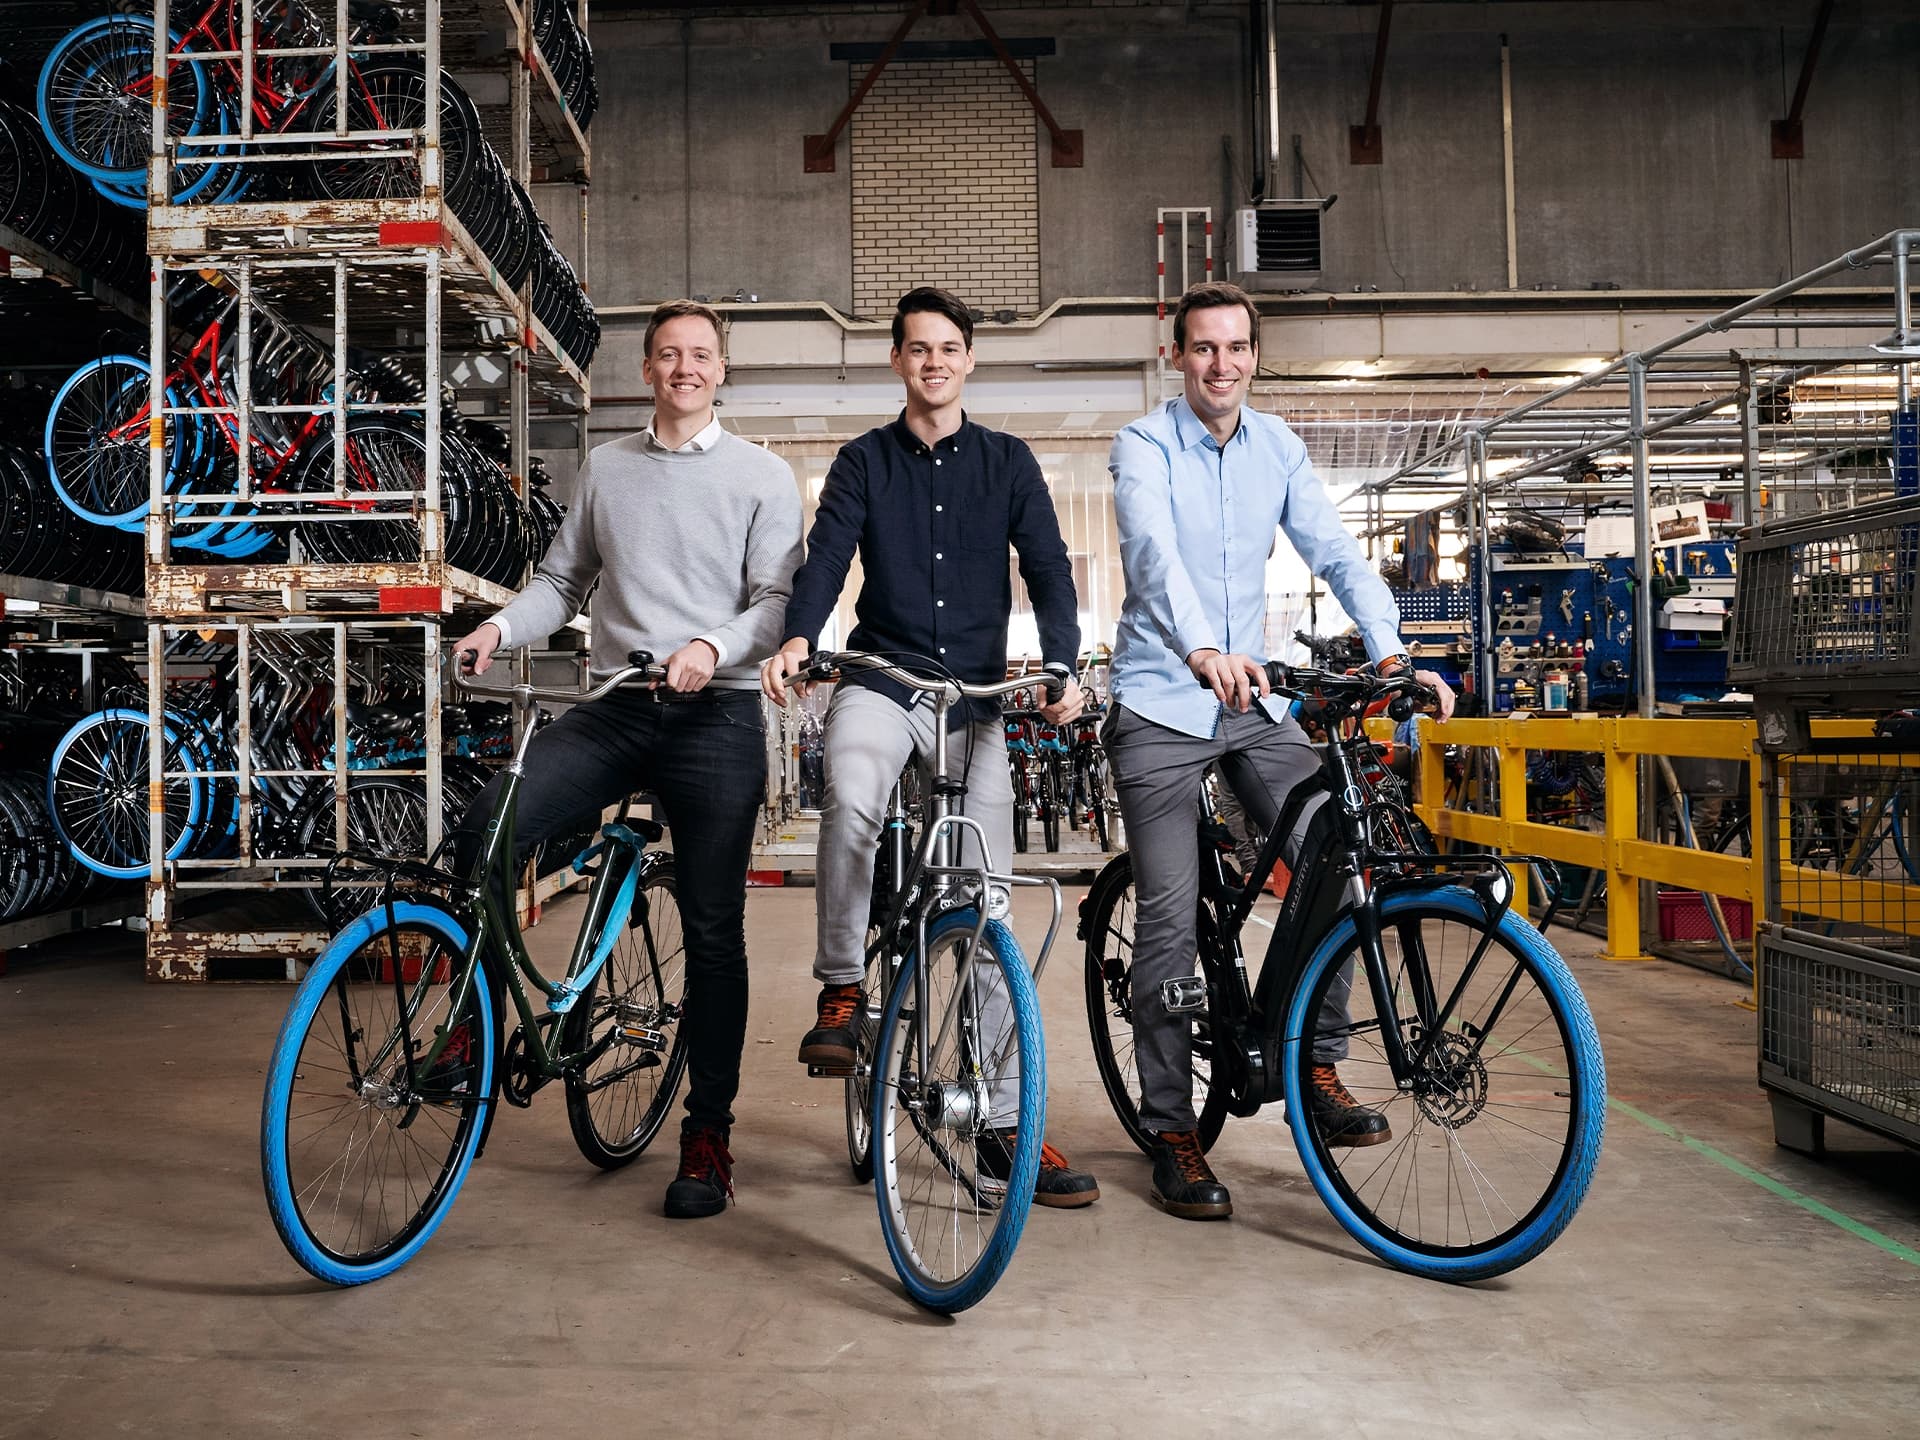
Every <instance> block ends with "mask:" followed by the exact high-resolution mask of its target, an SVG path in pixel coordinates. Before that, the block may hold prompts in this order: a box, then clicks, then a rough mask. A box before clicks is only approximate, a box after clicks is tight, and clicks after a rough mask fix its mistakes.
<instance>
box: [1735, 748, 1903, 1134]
mask: <svg viewBox="0 0 1920 1440" xmlns="http://www.w3.org/2000/svg"><path fill="white" fill-rule="evenodd" d="M1762 764H1763V766H1764V767H1765V768H1764V774H1763V792H1764V795H1765V804H1766V814H1767V816H1768V817H1769V824H1768V830H1769V832H1770V838H1769V843H1768V845H1767V847H1766V872H1767V875H1766V881H1767V883H1766V892H1767V899H1768V905H1769V917H1768V918H1769V919H1770V920H1771V921H1772V922H1773V923H1772V924H1770V925H1768V926H1767V927H1765V928H1764V929H1763V931H1762V933H1761V935H1760V939H1759V946H1758V950H1759V970H1760V993H1759V1002H1760V1079H1761V1083H1762V1084H1764V1085H1766V1086H1767V1087H1768V1088H1769V1089H1771V1090H1773V1091H1775V1092H1776V1098H1775V1105H1774V1114H1775V1126H1776V1133H1777V1134H1778V1135H1779V1138H1780V1139H1781V1141H1782V1143H1784V1144H1793V1145H1799V1146H1800V1148H1807V1149H1813V1150H1818V1149H1819V1148H1820V1143H1821V1141H1820V1135H1821V1131H1820V1125H1819V1122H1818V1120H1817V1118H1815V1117H1817V1116H1818V1115H1821V1114H1827V1113H1831V1114H1836V1115H1839V1116H1841V1117H1842V1118H1845V1119H1848V1120H1851V1121H1854V1122H1856V1123H1860V1124H1864V1125H1867V1126H1869V1127H1870V1128H1873V1129H1877V1130H1880V1131H1882V1132H1884V1133H1887V1134H1890V1135H1894V1136H1896V1138H1900V1139H1903V1140H1905V1141H1907V1142H1908V1143H1910V1144H1914V1145H1920V835H1916V833H1915V822H1916V819H1917V818H1920V754H1916V753H1913V752H1912V751H1903V750H1900V749H1899V748H1897V747H1896V746H1895V745H1893V744H1891V743H1888V742H1882V741H1876V740H1873V739H1871V738H1862V739H1857V740H1848V739H1839V738H1835V739H1820V740H1816V741H1814V742H1813V750H1812V752H1811V753H1807V754H1798V755H1765V756H1763V757H1762ZM1782 1096H1787V1097H1791V1098H1790V1100H1788V1101H1786V1102H1785V1103H1783V1101H1782V1099H1781V1098H1780V1097H1782ZM1796 1137H1798V1138H1796Z"/></svg>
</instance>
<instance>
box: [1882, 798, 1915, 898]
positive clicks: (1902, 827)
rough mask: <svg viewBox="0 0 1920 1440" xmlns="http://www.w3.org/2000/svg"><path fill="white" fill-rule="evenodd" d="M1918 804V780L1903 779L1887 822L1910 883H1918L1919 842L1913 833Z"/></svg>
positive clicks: (1896, 852)
mask: <svg viewBox="0 0 1920 1440" xmlns="http://www.w3.org/2000/svg"><path fill="white" fill-rule="evenodd" d="M1916 806H1920V780H1905V781H1902V782H1901V784H1900V793H1899V794H1898V795H1896V796H1894V799H1893V806H1892V813H1891V815H1890V816H1889V824H1890V826H1891V828H1892V831H1893V850H1894V853H1895V854H1896V855H1898V856H1899V857H1900V864H1901V866H1902V867H1903V868H1904V869H1905V870H1906V872H1907V880H1908V882H1909V883H1910V884H1914V885H1920V843H1916V839H1915V836H1914V833H1913V826H1914V812H1915V807H1916Z"/></svg>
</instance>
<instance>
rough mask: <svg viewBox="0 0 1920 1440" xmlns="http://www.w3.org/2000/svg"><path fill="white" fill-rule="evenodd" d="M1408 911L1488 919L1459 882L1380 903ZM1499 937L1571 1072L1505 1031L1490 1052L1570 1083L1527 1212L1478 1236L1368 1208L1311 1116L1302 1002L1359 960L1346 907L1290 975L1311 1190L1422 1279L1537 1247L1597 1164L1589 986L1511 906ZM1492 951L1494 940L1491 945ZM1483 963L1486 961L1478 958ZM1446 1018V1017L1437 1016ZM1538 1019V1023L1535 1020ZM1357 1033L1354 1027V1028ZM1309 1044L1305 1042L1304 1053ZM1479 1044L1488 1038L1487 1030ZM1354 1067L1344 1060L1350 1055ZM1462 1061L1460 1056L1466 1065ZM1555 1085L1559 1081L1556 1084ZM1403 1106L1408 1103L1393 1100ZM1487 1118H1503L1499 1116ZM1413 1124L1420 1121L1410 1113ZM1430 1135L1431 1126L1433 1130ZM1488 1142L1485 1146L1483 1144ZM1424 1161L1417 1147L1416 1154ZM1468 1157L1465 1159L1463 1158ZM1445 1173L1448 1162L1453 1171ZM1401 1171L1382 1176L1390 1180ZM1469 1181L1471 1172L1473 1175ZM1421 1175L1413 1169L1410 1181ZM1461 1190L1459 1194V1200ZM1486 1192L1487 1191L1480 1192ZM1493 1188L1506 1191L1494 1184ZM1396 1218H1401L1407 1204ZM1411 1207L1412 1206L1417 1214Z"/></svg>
mask: <svg viewBox="0 0 1920 1440" xmlns="http://www.w3.org/2000/svg"><path fill="white" fill-rule="evenodd" d="M1410 912H1416V913H1421V914H1424V915H1427V916H1430V917H1434V918H1439V919H1443V920H1451V921H1456V922H1458V923H1460V924H1462V925H1464V926H1467V927H1469V928H1470V929H1471V928H1472V927H1476V926H1477V927H1478V928H1479V929H1480V930H1481V931H1482V932H1484V930H1485V924H1486V922H1485V912H1484V911H1483V910H1482V908H1481V905H1480V902H1479V900H1478V899H1477V898H1476V897H1475V896H1474V895H1473V894H1472V892H1470V891H1468V890H1465V889H1464V888H1459V887H1447V888H1442V889H1435V890H1428V891H1421V892H1419V893H1415V894H1403V895H1398V896H1394V897H1391V898H1389V899H1388V900H1387V901H1386V902H1385V904H1384V905H1383V906H1382V918H1383V921H1385V922H1386V925H1385V927H1384V928H1387V929H1391V928H1392V923H1393V922H1394V921H1395V920H1396V918H1402V919H1404V918H1406V917H1408V916H1409V914H1410ZM1496 939H1497V940H1498V941H1499V942H1501V948H1502V949H1503V950H1504V951H1505V953H1507V954H1508V955H1510V956H1512V957H1513V958H1514V959H1516V960H1517V961H1518V962H1519V963H1520V965H1521V967H1522V968H1523V969H1524V970H1526V971H1527V972H1528V973H1529V974H1530V975H1531V976H1532V977H1533V979H1534V980H1535V982H1536V984H1537V986H1538V988H1539V990H1540V992H1541V994H1542V995H1543V996H1544V997H1545V1001H1546V1007H1547V1009H1548V1011H1549V1012H1550V1014H1551V1016H1552V1019H1553V1020H1554V1023H1555V1025H1556V1026H1557V1028H1558V1031H1559V1035H1560V1039H1561V1043H1562V1048H1563V1050H1564V1054H1565V1056H1566V1060H1567V1064H1566V1066H1565V1069H1566V1071H1567V1073H1566V1074H1564V1075H1562V1074H1558V1073H1557V1070H1556V1068H1555V1067H1550V1066H1548V1065H1547V1064H1546V1063H1545V1062H1540V1063H1539V1064H1538V1065H1537V1066H1536V1065H1535V1062H1533V1061H1530V1060H1528V1054H1530V1052H1526V1053H1522V1052H1517V1051H1514V1050H1513V1049H1512V1045H1511V1042H1507V1041H1503V1043H1502V1048H1501V1050H1500V1051H1497V1052H1495V1056H1494V1058H1496V1059H1498V1058H1500V1056H1501V1055H1504V1054H1508V1053H1513V1054H1515V1055H1516V1058H1517V1059H1518V1060H1519V1061H1523V1062H1526V1064H1525V1065H1523V1066H1522V1071H1521V1073H1526V1074H1528V1076H1529V1078H1530V1079H1531V1080H1532V1081H1533V1083H1536V1084H1538V1083H1551V1084H1555V1085H1565V1086H1566V1087H1568V1089H1567V1099H1568V1105H1567V1113H1568V1123H1567V1138H1566V1141H1565V1143H1564V1145H1563V1146H1562V1147H1561V1150H1560V1153H1559V1157H1558V1164H1557V1167H1556V1168H1555V1170H1554V1173H1553V1174H1552V1176H1551V1177H1550V1179H1549V1181H1548V1183H1547V1184H1546V1186H1545V1187H1544V1189H1543V1190H1542V1193H1541V1195H1540V1196H1539V1198H1538V1200H1537V1201H1536V1202H1535V1203H1534V1204H1532V1205H1531V1206H1530V1207H1529V1208H1528V1210H1527V1212H1526V1214H1525V1215H1523V1216H1520V1217H1518V1219H1517V1220H1516V1222H1515V1223H1514V1224H1513V1225H1511V1226H1509V1227H1508V1228H1507V1229H1505V1230H1504V1231H1502V1232H1501V1233H1499V1234H1498V1235H1495V1236H1492V1237H1490V1238H1489V1239H1487V1240H1485V1241H1475V1240H1474V1239H1473V1237H1472V1235H1471V1233H1469V1234H1468V1235H1466V1236H1465V1237H1464V1238H1465V1240H1466V1242H1467V1243H1463V1244H1453V1243H1451V1242H1452V1239H1453V1236H1452V1231H1451V1221H1449V1228H1448V1235H1447V1242H1448V1243H1433V1242H1431V1241H1425V1240H1416V1239H1413V1238H1412V1237H1409V1236H1407V1235H1405V1234H1403V1233H1401V1232H1398V1231H1395V1230H1394V1228H1393V1227H1392V1226H1391V1225H1388V1224H1387V1223H1385V1222H1384V1221H1383V1220H1381V1219H1380V1218H1378V1217H1377V1216H1375V1214H1374V1213H1373V1211H1372V1210H1371V1209H1369V1208H1368V1206H1367V1205H1366V1204H1365V1203H1362V1202H1361V1201H1360V1200H1359V1199H1358V1197H1357V1196H1356V1194H1355V1190H1354V1187H1353V1185H1352V1184H1350V1183H1349V1182H1348V1181H1347V1179H1346V1177H1345V1175H1344V1174H1343V1173H1341V1172H1340V1171H1339V1170H1338V1169H1337V1168H1336V1167H1334V1166H1333V1165H1332V1164H1330V1162H1329V1149H1330V1147H1329V1146H1328V1145H1327V1143H1326V1142H1325V1141H1324V1140H1323V1139H1322V1137H1321V1136H1320V1135H1319V1133H1318V1130H1317V1127H1316V1124H1315V1121H1314V1118H1313V1107H1312V1104H1311V1101H1310V1099H1309V1097H1308V1095H1307V1093H1306V1079H1305V1077H1306V1074H1307V1069H1308V1064H1309V1063H1310V1058H1311V1032H1312V1028H1313V1023H1314V1022H1315V1020H1316V1019H1317V1013H1318V1012H1317V1009H1315V1010H1314V1013H1313V1014H1310V1013H1309V1010H1310V1007H1314V1006H1315V1005H1316V1000H1315V997H1316V995H1317V994H1318V993H1319V991H1320V989H1321V982H1322V980H1323V978H1325V977H1326V976H1327V972H1328V971H1329V970H1331V969H1334V968H1336V967H1338V966H1340V965H1341V964H1342V963H1344V962H1345V961H1346V960H1348V959H1352V960H1354V962H1355V964H1356V966H1358V965H1359V964H1360V962H1359V960H1358V940H1357V934H1356V930H1355V926H1354V921H1353V918H1352V916H1350V915H1344V916H1342V917H1341V918H1340V920H1339V921H1338V922H1337V923H1336V924H1335V926H1334V927H1333V929H1332V930H1331V931H1330V932H1329V933H1328V934H1327V936H1326V937H1325V938H1324V939H1322V940H1321V942H1320V944H1319V945H1318V946H1316V947H1315V949H1314V952H1313V954H1312V956H1311V957H1310V958H1309V959H1308V961H1307V963H1306V965H1305V967H1304V968H1303V969H1302V971H1301V973H1300V976H1299V978H1298V980H1297V982H1296V984H1295V987H1294V990H1293V993H1292V995H1291V997H1290V998H1289V1000H1288V1005H1287V1029H1286V1035H1287V1039H1286V1041H1285V1045H1284V1052H1283V1059H1282V1063H1283V1066H1284V1076H1285V1083H1286V1101H1287V1123H1288V1126H1289V1128H1290V1129H1291V1130H1292V1132H1293V1138H1294V1143H1295V1146H1296V1148H1297V1150H1298V1151H1299V1154H1300V1159H1301V1163H1302V1165H1303V1166H1304V1167H1305V1169H1306V1172H1307V1178H1308V1179H1309V1180H1310V1181H1312V1183H1313V1188H1314V1190H1315V1192H1316V1193H1317V1194H1318V1195H1319V1196H1320V1199H1321V1201H1322V1202H1323V1203H1325V1205H1326V1206H1327V1208H1328V1210H1329V1211H1331V1212H1332V1214H1333V1217H1334V1219H1335V1220H1337V1221H1338V1222H1339V1224H1340V1226H1341V1228H1342V1229H1344V1230H1345V1231H1346V1232H1347V1233H1348V1234H1349V1235H1351V1236H1353V1238H1354V1239H1355V1240H1357V1241H1359V1242H1360V1244H1361V1245H1363V1246H1365V1247H1366V1249H1367V1250H1369V1251H1370V1252H1372V1253H1373V1254H1374V1255H1375V1256H1377V1257H1379V1258H1380V1259H1381V1260H1384V1261H1385V1262H1386V1263H1388V1264H1389V1265H1392V1266H1394V1267H1396V1268H1397V1269H1401V1270H1406V1271H1408V1272H1410V1273H1412V1274H1416V1275H1421V1276H1424V1277H1426V1278H1428V1279H1434V1280H1446V1281H1452V1282H1466V1281H1473V1280H1485V1279H1489V1278H1491V1277H1493V1276H1496V1275H1501V1274H1504V1273H1506V1272H1507V1271H1510V1270H1513V1269H1515V1268H1517V1267H1518V1266H1521V1265H1524V1264H1526V1263H1527V1262H1528V1261H1529V1260H1531V1259H1533V1258H1534V1257H1536V1256H1537V1255H1539V1254H1540V1253H1541V1252H1542V1251H1543V1250H1545V1249H1546V1248H1547V1247H1548V1246H1549V1245H1551V1244H1552V1243H1553V1242H1554V1240H1556V1239H1557V1238H1558V1237H1559V1236H1560V1234H1561V1232H1562V1231H1564V1230H1565V1229H1566V1227H1567V1226H1568V1224H1570V1223H1571V1222H1572V1220H1573V1217H1574V1214H1575V1213H1576V1212H1577V1211H1578V1209H1579V1207H1580V1204H1581V1201H1582V1200H1583V1199H1584V1198H1585V1196H1586V1193H1587V1188H1588V1186H1589V1184H1590V1183H1591V1181H1592V1178H1593V1171H1594V1166H1595V1164H1596V1163H1597V1161H1598V1159H1599V1155H1600V1144H1601V1139H1602V1137H1603V1135H1604V1133H1605V1129H1606V1104H1607V1081H1606V1065H1605V1062H1604V1059H1603V1058H1602V1055H1601V1051H1600V1039H1599V1034H1598V1032H1597V1031H1596V1029H1595V1027H1594V1023H1593V1017H1592V1014H1591V1013H1590V1012H1589V1010H1588V1008H1587V1003H1586V999H1585V997H1584V996H1583V995H1582V994H1581V993H1580V987H1579V985H1578V984H1577V983H1576V982H1575V980H1574V978H1573V975H1572V973H1571V972H1570V971H1569V970H1568V969H1567V965H1566V962H1565V961H1564V960H1563V959H1561V958H1560V956H1559V954H1558V953H1557V952H1556V951H1555V950H1554V949H1553V947H1552V946H1551V945H1550V944H1548V943H1547V941H1546V939H1545V938H1544V937H1543V936H1542V935H1541V934H1540V932H1539V931H1538V930H1536V929H1534V927H1533V926H1532V925H1531V924H1529V923H1527V922H1526V921H1525V920H1523V919H1521V918H1520V917H1519V916H1518V915H1515V914H1514V913H1512V912H1511V911H1509V912H1507V913H1506V914H1504V915H1503V916H1502V917H1501V920H1500V924H1499V929H1498V934H1497V937H1496ZM1487 953H1488V955H1491V954H1492V953H1493V952H1492V950H1491V949H1490V950H1489V951H1488V952H1487ZM1482 963H1483V964H1484V963H1485V961H1484V960H1483V962H1482ZM1353 983H1354V989H1355V992H1356V994H1364V993H1365V992H1366V988H1367V987H1366V985H1365V981H1364V978H1363V976H1362V975H1360V974H1356V976H1355V978H1354V982H1353ZM1435 988H1436V989H1437V990H1438V991H1440V992H1441V996H1442V998H1444V996H1445V993H1446V991H1447V989H1448V988H1449V987H1448V985H1447V984H1446V983H1437V984H1436V986H1435ZM1443 1028H1445V1027H1444V1025H1443ZM1536 1028H1537V1027H1536ZM1355 1038H1358V1032H1356V1036H1355ZM1303 1047H1305V1052H1306V1053H1305V1054H1303ZM1481 1049H1482V1050H1484V1039H1483V1042H1482V1046H1481ZM1350 1068H1351V1067H1350ZM1464 1070H1465V1067H1464V1066H1463V1067H1462V1071H1463V1073H1464ZM1536 1071H1537V1073H1534V1072H1536ZM1471 1089H1472V1086H1471V1085H1470V1084H1469V1083H1467V1082H1465V1081H1462V1082H1461V1083H1460V1084H1458V1085H1456V1086H1455V1087H1453V1093H1456V1094H1457V1093H1458V1092H1459V1091H1463V1090H1464V1091H1469V1092H1470V1091H1471ZM1556 1093H1557V1092H1556ZM1402 1099H1404V1103H1405V1104H1406V1105H1407V1106H1419V1105H1420V1102H1419V1101H1418V1100H1416V1099H1414V1098H1413V1097H1411V1096H1406V1097H1397V1098H1396V1099H1394V1100H1393V1101H1391V1102H1390V1103H1388V1104H1383V1105H1382V1106H1381V1107H1380V1109H1381V1110H1382V1112H1383V1113H1385V1112H1386V1111H1389V1110H1392V1109H1393V1107H1394V1105H1395V1104H1398V1103H1401V1100H1402ZM1481 1101H1482V1105H1483V1108H1482V1109H1481V1110H1480V1111H1476V1112H1474V1113H1472V1114H1470V1115H1467V1116H1466V1117H1465V1118H1464V1119H1462V1118H1461V1113H1460V1112H1457V1111H1456V1112H1455V1113H1454V1114H1453V1115H1452V1116H1451V1117H1450V1118H1451V1120H1452V1122H1453V1123H1451V1124H1444V1123H1442V1122H1438V1121H1436V1122H1435V1126H1436V1129H1439V1130H1441V1131H1443V1132H1444V1133H1443V1135H1442V1137H1441V1138H1442V1142H1443V1145H1447V1146H1457V1143H1458V1142H1457V1141H1455V1140H1452V1139H1449V1138H1446V1137H1447V1136H1451V1135H1456V1134H1458V1133H1459V1132H1461V1131H1463V1130H1466V1129H1468V1128H1469V1127H1470V1126H1471V1125H1472V1124H1474V1123H1477V1122H1478V1120H1479V1119H1481V1118H1482V1117H1483V1116H1484V1115H1485V1114H1486V1111H1485V1109H1484V1101H1485V1094H1484V1092H1483V1093H1482V1095H1481ZM1399 1113H1400V1116H1401V1117H1402V1118H1404V1116H1405V1115H1406V1114H1407V1111H1405V1110H1402V1111H1400V1112H1399ZM1492 1118H1495V1119H1497V1118H1499V1117H1497V1116H1494V1117H1492ZM1414 1128H1415V1130H1416V1131H1417V1130H1418V1128H1419V1122H1416V1124H1415V1127H1414ZM1429 1138H1431V1137H1429ZM1415 1141H1416V1135H1415V1134H1413V1133H1405V1134H1402V1133H1396V1135H1395V1137H1394V1139H1393V1141H1392V1142H1390V1143H1392V1144H1393V1145H1394V1147H1395V1148H1394V1149H1392V1150H1383V1154H1382V1156H1381V1157H1380V1160H1379V1161H1378V1162H1376V1163H1375V1165H1374V1171H1373V1173H1378V1172H1379V1170H1380V1168H1381V1167H1382V1166H1383V1165H1385V1164H1386V1163H1389V1162H1391V1163H1395V1164H1399V1163H1401V1162H1400V1161H1398V1160H1395V1158H1394V1157H1395V1155H1396V1154H1397V1153H1398V1152H1399V1151H1400V1150H1401V1149H1403V1148H1404V1147H1408V1146H1412V1145H1414V1144H1415ZM1348 1153H1350V1154H1356V1155H1359V1154H1365V1155H1371V1153H1372V1152H1371V1150H1370V1149H1369V1150H1366V1151H1349V1152H1348ZM1447 1153H1448V1158H1449V1165H1450V1166H1451V1163H1452V1151H1451V1150H1448V1152H1447ZM1482 1153H1483V1154H1486V1153H1488V1152H1482ZM1411 1163H1412V1164H1418V1163H1420V1162H1419V1160H1418V1157H1417V1155H1416V1156H1415V1157H1414V1159H1413V1160H1412V1162H1411ZM1468 1163H1469V1164H1470V1163H1471V1162H1470V1161H1469V1162H1468ZM1448 1173H1449V1174H1452V1171H1451V1169H1450V1170H1449V1172H1448ZM1395 1178H1396V1177H1394V1176H1391V1175H1390V1176H1389V1181H1388V1183H1392V1182H1393V1180H1394V1179H1395ZM1399 1183H1400V1184H1401V1186H1402V1191H1403V1194H1402V1205H1403V1207H1404V1205H1405V1203H1406V1195H1405V1193H1404V1192H1405V1190H1406V1188H1407V1181H1406V1180H1405V1179H1400V1180H1399ZM1465 1183H1468V1184H1471V1183H1473V1182H1472V1179H1471V1178H1469V1180H1468V1181H1467V1182H1465ZM1415 1184H1416V1185H1417V1181H1416V1182H1415ZM1465 1198H1466V1197H1465V1195H1464V1193H1463V1194H1462V1200H1463V1203H1464V1201H1465ZM1476 1198H1479V1199H1482V1200H1484V1196H1476ZM1495 1198H1496V1199H1501V1198H1503V1197H1501V1196H1500V1195H1499V1194H1498V1193H1497V1187H1496V1191H1495ZM1420 1203H1421V1202H1420V1198H1419V1193H1418V1190H1417V1189H1416V1190H1415V1192H1414V1204H1415V1208H1416V1210H1418V1209H1419V1208H1420ZM1396 1219H1397V1220H1398V1221H1400V1222H1401V1223H1404V1215H1400V1216H1397V1217H1396ZM1417 1219H1418V1217H1417V1216H1416V1223H1417Z"/></svg>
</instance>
